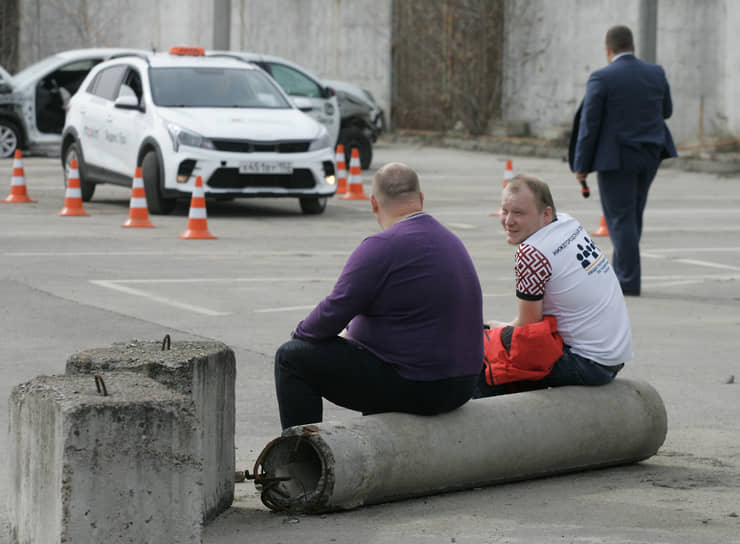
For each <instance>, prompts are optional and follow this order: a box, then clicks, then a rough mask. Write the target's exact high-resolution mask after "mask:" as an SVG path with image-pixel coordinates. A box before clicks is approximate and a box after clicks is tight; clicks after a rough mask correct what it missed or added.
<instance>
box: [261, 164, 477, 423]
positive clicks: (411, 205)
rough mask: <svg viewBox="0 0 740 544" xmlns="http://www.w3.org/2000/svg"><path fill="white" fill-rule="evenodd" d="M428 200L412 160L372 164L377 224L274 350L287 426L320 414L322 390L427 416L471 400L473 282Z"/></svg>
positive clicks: (350, 402) (347, 401) (354, 404)
mask: <svg viewBox="0 0 740 544" xmlns="http://www.w3.org/2000/svg"><path fill="white" fill-rule="evenodd" d="M423 202H424V195H423V194H422V193H421V191H420V188H419V178H418V177H417V175H416V172H414V171H413V170H412V169H411V168H409V167H408V166H406V165H405V164H401V163H390V164H387V165H385V166H384V167H383V168H381V169H380V170H378V173H377V174H376V175H375V179H374V180H373V186H372V195H371V197H370V203H371V205H372V210H373V213H374V214H375V216H376V218H377V220H378V224H379V225H380V226H381V228H382V229H383V230H382V231H381V232H379V233H377V234H373V235H372V236H369V237H367V238H365V240H363V241H362V243H361V244H360V245H359V247H357V249H355V251H354V252H353V253H352V255H350V257H349V260H348V261H347V263H346V264H345V266H344V270H343V271H342V274H341V275H340V277H339V279H338V280H337V283H336V284H335V285H334V289H333V290H332V292H331V294H329V296H327V297H326V298H325V299H324V300H322V301H321V302H320V303H319V305H318V306H316V308H314V309H313V311H312V312H311V313H310V314H309V315H308V317H306V319H304V320H303V321H301V322H300V323H298V326H297V327H296V329H295V331H294V333H293V339H292V340H290V341H288V342H286V343H285V344H283V345H282V346H281V347H280V348H279V349H278V351H277V353H276V355H275V387H276V390H277V399H278V405H279V408H280V423H281V424H282V427H283V429H285V428H287V427H292V426H295V425H303V424H308V423H317V422H320V421H321V419H322V398H326V399H327V400H329V401H331V402H333V403H334V404H338V405H339V406H343V407H345V408H349V409H352V410H358V411H360V412H362V413H363V414H373V413H380V412H407V413H412V414H422V415H433V414H439V413H443V412H448V411H450V410H454V409H455V408H458V407H459V406H462V405H463V404H464V403H465V402H467V401H468V400H469V399H470V398H471V396H472V394H473V391H474V388H475V385H476V380H477V379H478V375H479V373H480V371H481V368H482V366H483V334H482V330H483V308H482V295H481V287H480V282H479V280H478V276H477V274H476V272H475V268H474V266H473V262H472V260H471V259H470V255H468V252H467V250H466V249H465V246H463V244H462V242H461V241H460V239H459V238H457V236H455V235H454V234H453V233H452V232H450V231H449V230H448V229H446V228H445V227H443V226H442V225H441V224H440V223H439V222H438V221H437V220H436V219H434V218H433V217H432V216H430V215H428V214H426V213H424V212H423V211H422V206H423ZM345 327H346V328H347V329H346V331H345V330H344V329H345Z"/></svg>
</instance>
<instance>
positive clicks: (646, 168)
mask: <svg viewBox="0 0 740 544" xmlns="http://www.w3.org/2000/svg"><path fill="white" fill-rule="evenodd" d="M659 165H660V158H659V148H658V147H657V146H652V147H647V146H646V147H641V148H637V149H633V148H623V150H622V169H621V170H612V171H600V172H598V181H599V193H600V195H601V207H602V210H603V212H604V218H605V219H606V226H607V228H608V229H609V237H610V238H611V241H612V245H613V246H614V254H613V256H612V260H611V263H612V266H613V267H614V272H615V273H616V275H617V279H618V280H619V283H620V285H621V286H622V291H624V293H625V294H630V295H639V294H640V288H641V273H642V271H641V264H640V238H641V237H642V216H643V213H644V211H645V205H646V204H647V198H648V191H649V190H650V185H651V184H652V182H653V178H655V174H656V172H657V171H658V166H659Z"/></svg>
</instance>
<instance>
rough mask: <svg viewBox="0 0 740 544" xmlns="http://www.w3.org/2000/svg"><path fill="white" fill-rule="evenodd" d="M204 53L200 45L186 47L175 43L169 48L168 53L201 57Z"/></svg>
mask: <svg viewBox="0 0 740 544" xmlns="http://www.w3.org/2000/svg"><path fill="white" fill-rule="evenodd" d="M205 54H206V50H205V49H204V48H202V47H187V46H183V45H175V46H173V47H171V48H170V55H184V56H189V57H203V56H205Z"/></svg>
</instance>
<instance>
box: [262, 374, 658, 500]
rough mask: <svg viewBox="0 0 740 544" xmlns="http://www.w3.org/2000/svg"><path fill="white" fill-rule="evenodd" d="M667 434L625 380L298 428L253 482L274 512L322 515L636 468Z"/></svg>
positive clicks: (640, 387) (276, 445)
mask: <svg viewBox="0 0 740 544" xmlns="http://www.w3.org/2000/svg"><path fill="white" fill-rule="evenodd" d="M665 435H666V413H665V408H664V406H663V402H662V400H661V398H660V396H659V395H658V393H657V392H656V391H655V389H653V388H652V387H651V386H649V385H648V384H646V383H642V382H636V381H630V380H621V379H619V380H615V381H614V382H613V383H611V384H609V385H606V386H602V387H561V388H554V389H547V390H541V391H532V392H527V393H519V394H513V395H504V396H500V397H491V398H487V399H479V400H475V401H471V402H468V403H467V404H465V405H464V406H463V407H462V408H460V409H458V410H455V411H453V412H451V413H448V414H443V415H440V416H435V417H421V416H413V415H409V414H400V413H388V414H379V415H374V416H367V417H355V418H353V419H350V420H347V421H344V422H342V423H329V422H325V423H321V424H317V425H305V426H299V427H292V428H290V429H286V430H285V431H283V434H282V436H281V437H279V438H277V439H275V440H273V441H272V442H271V443H270V444H268V445H267V446H266V447H265V449H264V450H263V451H262V453H261V454H260V456H259V458H258V460H257V464H256V465H255V474H256V477H257V480H256V482H257V483H258V484H259V485H260V486H261V487H262V500H263V502H264V503H265V505H266V506H268V507H269V508H271V509H273V510H284V511H290V512H305V513H319V512H328V511H333V510H346V509H351V508H355V507H358V506H362V505H366V504H376V503H380V502H386V501H392V500H397V499H403V498H407V497H416V496H422V495H430V494H434V493H441V492H444V491H451V490H458V489H466V488H471V487H477V486H483V485H489V484H496V483H503V482H511V481H515V480H524V479H530V478H537V477H542V476H550V475H554V474H561V473H566V472H573V471H579V470H586V469H593V468H600V467H608V466H614V465H621V464H627V463H634V462H637V461H641V460H643V459H647V458H648V457H650V456H652V455H654V454H655V453H656V452H657V451H658V448H660V446H661V445H662V444H663V441H664V439H665Z"/></svg>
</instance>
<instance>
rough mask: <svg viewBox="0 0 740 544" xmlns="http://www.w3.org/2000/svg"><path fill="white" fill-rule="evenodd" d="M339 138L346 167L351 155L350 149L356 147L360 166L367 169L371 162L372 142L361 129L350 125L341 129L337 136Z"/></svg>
mask: <svg viewBox="0 0 740 544" xmlns="http://www.w3.org/2000/svg"><path fill="white" fill-rule="evenodd" d="M339 140H340V141H341V142H342V145H344V155H345V162H346V164H347V168H349V161H350V158H351V157H352V149H353V148H355V147H356V148H357V151H358V152H359V154H360V168H362V169H363V170H368V169H369V168H370V165H371V164H372V162H373V144H372V142H371V141H370V140H369V139H368V138H367V136H365V134H363V132H362V129H359V128H356V127H350V128H348V129H345V130H343V131H342V133H341V134H340V136H339Z"/></svg>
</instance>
